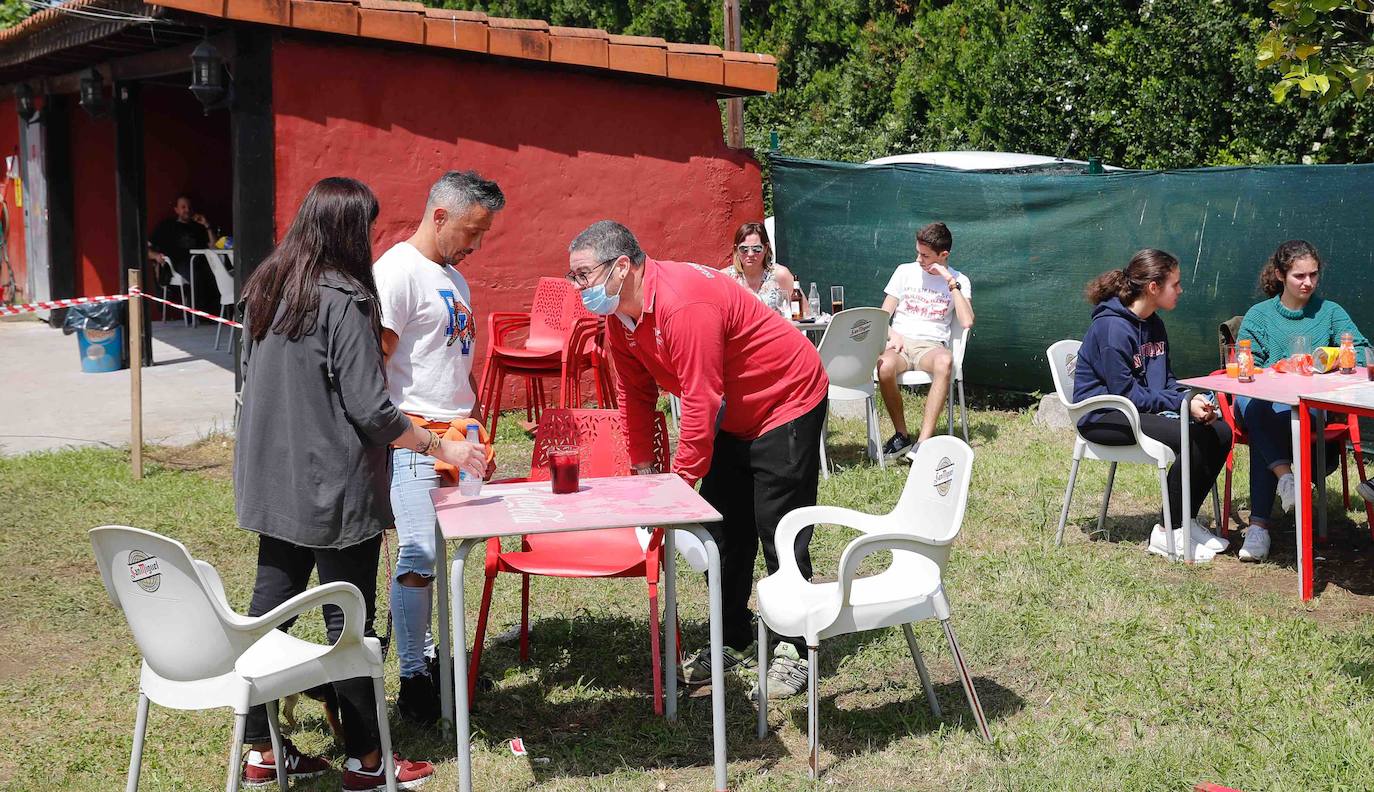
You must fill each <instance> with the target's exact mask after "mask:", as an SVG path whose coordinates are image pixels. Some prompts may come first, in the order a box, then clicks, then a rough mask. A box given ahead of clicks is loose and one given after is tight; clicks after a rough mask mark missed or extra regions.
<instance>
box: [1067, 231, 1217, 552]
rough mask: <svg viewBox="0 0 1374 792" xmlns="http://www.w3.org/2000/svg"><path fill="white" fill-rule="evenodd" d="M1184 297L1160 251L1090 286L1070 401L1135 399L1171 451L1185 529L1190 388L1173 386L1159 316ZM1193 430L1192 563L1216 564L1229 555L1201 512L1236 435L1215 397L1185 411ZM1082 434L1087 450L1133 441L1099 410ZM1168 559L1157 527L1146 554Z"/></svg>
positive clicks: (1144, 422)
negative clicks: (1184, 432) (1184, 430)
mask: <svg viewBox="0 0 1374 792" xmlns="http://www.w3.org/2000/svg"><path fill="white" fill-rule="evenodd" d="M1182 294H1183V286H1182V285H1181V283H1180V282H1179V269H1178V259H1176V258H1174V257H1173V256H1171V255H1169V254H1168V253H1165V252H1164V251H1162V250H1151V249H1146V250H1142V251H1140V252H1139V253H1136V254H1135V255H1134V256H1132V257H1131V261H1130V263H1129V264H1127V265H1126V267H1125V269H1119V270H1110V271H1108V272H1104V273H1102V274H1101V275H1099V276H1097V277H1096V278H1094V279H1093V281H1092V282H1091V283H1089V284H1088V288H1087V297H1088V302H1090V303H1092V304H1093V314H1092V324H1090V325H1088V332H1086V333H1084V334H1083V345H1082V346H1081V347H1080V348H1079V350H1078V365H1077V366H1076V367H1075V369H1074V376H1073V400H1074V401H1075V402H1078V401H1082V400H1083V399H1087V398H1089V397H1092V396H1102V395H1104V394H1108V395H1112V396H1124V397H1126V398H1127V399H1130V401H1131V404H1134V405H1135V406H1136V409H1137V410H1138V411H1139V413H1140V431H1141V433H1142V434H1144V435H1146V436H1147V437H1150V438H1152V439H1154V440H1158V441H1159V442H1161V443H1163V444H1164V445H1166V446H1168V447H1169V448H1171V449H1173V451H1174V454H1175V455H1176V456H1175V460H1174V464H1173V465H1172V466H1170V467H1169V474H1168V485H1167V487H1166V489H1167V490H1168V494H1169V519H1170V520H1171V521H1176V522H1182V521H1183V519H1184V516H1183V515H1184V512H1183V473H1182V470H1181V468H1180V466H1179V465H1180V463H1179V459H1181V456H1179V440H1180V439H1181V438H1180V437H1179V426H1178V412H1177V410H1178V409H1179V407H1181V406H1182V403H1183V393H1184V391H1185V388H1183V387H1182V386H1180V385H1179V384H1178V381H1177V380H1175V379H1174V372H1173V369H1172V368H1171V367H1170V366H1169V336H1168V334H1167V333H1166V332H1165V331H1164V320H1163V319H1160V317H1159V312H1160V311H1172V310H1173V309H1174V306H1176V305H1178V298H1179V297H1180V296H1181V295H1182ZM1188 410H1189V412H1190V413H1191V415H1192V420H1193V421H1195V422H1196V425H1195V426H1192V427H1190V429H1191V431H1189V433H1188V446H1189V448H1188V454H1189V457H1188V464H1189V466H1190V467H1189V474H1190V478H1191V482H1190V483H1191V485H1192V503H1190V504H1188V511H1187V518H1188V523H1187V524H1188V528H1189V530H1190V531H1191V532H1192V536H1193V541H1194V542H1196V543H1197V544H1198V545H1200V546H1199V547H1198V548H1196V554H1195V555H1194V559H1195V560H1196V561H1198V562H1199V563H1202V562H1207V561H1211V560H1212V557H1213V556H1215V555H1216V554H1217V553H1220V552H1221V551H1223V550H1225V549H1226V546H1227V543H1226V540H1225V539H1222V538H1221V537H1219V536H1216V535H1214V534H1212V533H1211V532H1209V531H1208V530H1207V529H1205V528H1203V527H1202V526H1201V525H1200V524H1198V521H1197V519H1196V518H1197V513H1198V511H1199V510H1200V509H1201V508H1202V505H1203V503H1205V502H1206V501H1207V493H1208V491H1209V490H1211V489H1212V485H1213V483H1214V482H1215V481H1216V478H1217V474H1218V473H1220V472H1221V469H1222V467H1223V466H1224V465H1225V464H1226V456H1227V454H1228V453H1230V450H1231V428H1230V427H1228V426H1227V425H1226V423H1225V422H1224V421H1219V420H1217V419H1218V418H1220V417H1221V412H1220V411H1219V410H1218V409H1217V408H1216V403H1215V402H1213V401H1212V400H1211V398H1210V397H1208V396H1205V395H1202V394H1198V395H1196V396H1194V397H1193V400H1192V402H1191V403H1190V404H1189V405H1188ZM1078 433H1079V434H1080V435H1082V437H1083V439H1084V440H1087V441H1088V442H1090V443H1100V444H1102V445H1133V444H1134V443H1135V442H1136V438H1135V434H1134V432H1132V431H1131V427H1130V425H1129V424H1128V423H1127V422H1126V416H1125V414H1124V413H1122V412H1120V411H1118V410H1098V411H1096V412H1093V413H1090V414H1088V415H1085V416H1083V418H1082V419H1081V420H1080V421H1079V422H1078ZM1183 540H1184V534H1183V529H1182V528H1178V529H1174V546H1175V548H1176V549H1181V548H1182V543H1183ZM1145 549H1146V550H1148V551H1149V552H1151V553H1154V554H1156V555H1162V556H1165V557H1168V554H1169V550H1168V537H1167V536H1166V535H1165V533H1164V526H1162V525H1156V526H1155V527H1154V530H1153V531H1151V532H1150V543H1149V544H1148V545H1147V546H1146V548H1145Z"/></svg>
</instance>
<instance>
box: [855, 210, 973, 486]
mask: <svg viewBox="0 0 1374 792" xmlns="http://www.w3.org/2000/svg"><path fill="white" fill-rule="evenodd" d="M953 246H954V237H953V235H951V234H950V232H949V228H947V227H946V226H945V224H944V223H931V224H930V225H928V226H926V227H925V228H922V229H921V230H920V231H919V232H917V234H916V260H915V261H913V262H910V263H908V264H899V265H897V270H896V271H895V272H893V273H892V279H891V280H889V281H888V282H887V288H885V289H884V290H883V291H884V292H885V293H886V294H887V297H886V298H885V299H884V300H883V310H884V311H887V312H888V313H890V314H892V327H890V328H889V329H888V332H887V349H886V350H885V351H884V352H883V354H882V357H880V358H878V388H879V390H881V391H882V394H883V405H884V406H886V407H887V414H888V415H890V416H891V417H892V428H893V429H894V430H895V431H894V432H893V434H892V437H889V438H888V440H887V443H885V444H884V445H883V451H882V453H883V456H884V457H886V458H888V459H892V458H895V457H898V456H901V455H902V454H909V453H911V452H912V451H915V450H916V445H917V444H918V443H919V442H920V441H922V440H925V439H926V438H928V437H930V436H931V435H933V434H935V422H936V421H938V420H939V418H940V411H941V410H942V409H944V406H945V398H946V394H947V393H948V392H949V378H950V377H951V376H952V371H953V367H954V357H953V355H951V354H950V350H949V342H950V337H951V335H952V333H951V329H952V328H953V326H954V324H953V323H954V321H955V320H956V319H957V320H958V322H959V325H960V326H961V327H973V304H972V303H971V302H969V298H968V295H966V294H964V291H963V289H962V288H961V287H960V284H959V277H960V276H959V273H958V272H956V271H955V270H953V269H951V268H950V267H949V251H950V249H951V248H952V247H953ZM913 369H914V370H918V371H924V372H926V373H927V374H929V375H930V378H931V380H932V382H931V385H930V390H929V391H928V392H927V394H926V411H925V415H924V416H923V417H922V419H921V433H920V435H919V436H918V437H917V438H916V439H914V440H913V439H912V437H911V435H910V434H909V433H908V432H907V428H906V415H905V414H904V413H903V411H902V394H901V390H900V389H899V388H898V387H897V377H899V376H900V375H901V374H902V373H904V372H906V371H911V370H913Z"/></svg>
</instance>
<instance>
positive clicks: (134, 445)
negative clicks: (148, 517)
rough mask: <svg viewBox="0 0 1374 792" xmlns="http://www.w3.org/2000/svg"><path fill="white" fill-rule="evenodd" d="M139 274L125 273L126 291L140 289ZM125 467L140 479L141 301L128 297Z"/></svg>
mask: <svg viewBox="0 0 1374 792" xmlns="http://www.w3.org/2000/svg"><path fill="white" fill-rule="evenodd" d="M142 287H143V283H142V273H141V272H139V271H138V270H136V269H131V270H129V289H130V291H132V290H134V289H141V288H142ZM129 464H130V466H131V468H132V469H133V474H134V478H135V479H141V478H143V298H142V297H140V296H139V295H137V294H134V295H132V296H130V297H129Z"/></svg>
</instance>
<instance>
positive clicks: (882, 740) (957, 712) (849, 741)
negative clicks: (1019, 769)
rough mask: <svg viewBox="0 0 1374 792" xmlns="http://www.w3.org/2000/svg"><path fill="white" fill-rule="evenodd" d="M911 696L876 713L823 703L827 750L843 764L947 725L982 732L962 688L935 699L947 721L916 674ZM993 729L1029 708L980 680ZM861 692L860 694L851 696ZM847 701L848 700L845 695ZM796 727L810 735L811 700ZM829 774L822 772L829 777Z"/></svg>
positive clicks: (938, 692) (832, 698)
mask: <svg viewBox="0 0 1374 792" xmlns="http://www.w3.org/2000/svg"><path fill="white" fill-rule="evenodd" d="M910 670H911V680H910V682H911V684H910V688H909V689H910V691H911V694H910V696H908V697H907V698H905V699H903V700H901V701H888V702H885V703H882V704H878V705H875V706H871V707H861V708H848V707H845V708H842V707H840V706H838V705H837V704H836V698H837V696H836V695H829V696H822V697H821V700H820V708H821V712H820V741H821V746H822V747H823V748H824V749H825V750H827V751H829V752H831V753H833V754H835V755H836V756H837V757H840V758H841V759H844V758H850V757H855V756H862V755H864V754H870V753H876V752H880V751H883V750H886V749H887V748H888V746H890V745H891V744H892V743H894V742H897V741H899V740H903V739H905V738H907V737H910V736H912V735H915V734H922V733H927V732H934V731H937V730H939V729H940V727H941V726H943V725H945V724H952V725H957V726H958V728H961V729H965V730H968V731H969V732H971V733H976V732H977V729H978V727H977V724H976V723H975V722H974V719H973V712H972V710H970V709H969V705H968V699H967V698H966V697H965V696H964V688H963V686H962V685H961V684H959V683H958V682H937V683H935V698H936V699H937V700H938V701H939V702H940V710H941V712H942V714H943V717H942V718H936V717H935V714H934V713H932V712H931V711H930V706H929V704H928V703H927V702H926V697H925V693H924V692H923V691H922V690H921V683H920V681H919V679H918V678H917V676H916V669H915V668H914V667H912V668H911V669H910ZM973 684H974V686H975V687H976V688H977V690H978V699H979V701H981V702H982V705H983V714H984V715H985V716H986V717H987V719H988V729H989V730H990V731H993V732H995V731H996V730H997V722H998V721H1001V720H1003V719H1005V718H1007V717H1009V716H1011V715H1013V714H1015V713H1017V712H1019V711H1020V710H1021V709H1022V708H1023V706H1024V704H1025V702H1024V700H1023V699H1022V698H1021V697H1020V696H1019V695H1017V694H1016V693H1015V692H1013V691H1011V690H1009V689H1007V688H1005V687H1003V686H1002V685H1000V684H998V683H997V682H995V681H993V680H991V679H988V678H987V677H974V680H973ZM848 692H857V691H846V693H848ZM840 695H844V694H840ZM792 721H793V725H794V726H795V727H796V728H797V729H798V730H800V731H801V732H802V733H803V734H805V733H806V729H807V724H806V721H807V713H806V706H805V699H804V698H803V702H802V705H801V706H800V707H798V708H796V709H795V710H794V711H793V713H792ZM824 771H825V768H821V772H824Z"/></svg>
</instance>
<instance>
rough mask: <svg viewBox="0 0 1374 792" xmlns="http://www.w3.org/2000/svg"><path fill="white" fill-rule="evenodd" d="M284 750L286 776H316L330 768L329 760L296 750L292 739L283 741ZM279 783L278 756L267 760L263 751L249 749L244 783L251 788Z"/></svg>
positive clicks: (244, 768) (244, 764) (245, 761)
mask: <svg viewBox="0 0 1374 792" xmlns="http://www.w3.org/2000/svg"><path fill="white" fill-rule="evenodd" d="M282 750H283V751H284V752H285V753H286V777H287V779H288V780H290V779H292V778H314V777H315V776H318V775H323V774H324V771H326V770H328V769H329V762H326V761H325V760H324V759H322V758H321V757H318V756H306V755H305V754H303V753H301V752H300V751H298V750H296V746H294V745H292V744H291V741H290V740H283V741H282ZM276 784H277V762H276V757H273V758H272V761H267V760H266V759H264V758H263V755H262V754H261V753H258V752H257V751H249V752H248V758H247V759H245V760H244V761H243V785H244V786H246V787H248V788H250V789H259V788H263V787H269V786H276Z"/></svg>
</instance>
